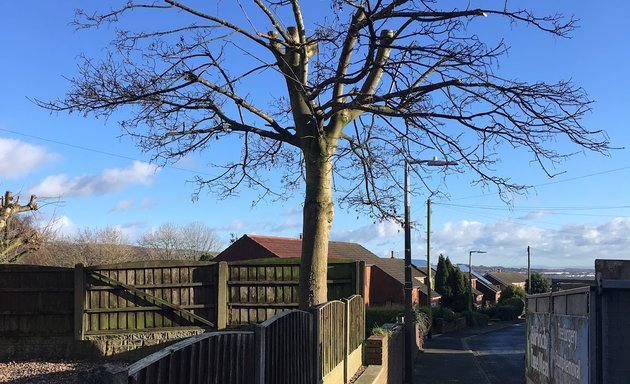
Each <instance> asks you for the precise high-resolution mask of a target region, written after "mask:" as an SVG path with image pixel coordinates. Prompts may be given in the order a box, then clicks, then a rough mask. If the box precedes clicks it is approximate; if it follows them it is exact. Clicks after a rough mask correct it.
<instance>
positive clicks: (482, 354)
mask: <svg viewBox="0 0 630 384" xmlns="http://www.w3.org/2000/svg"><path fill="white" fill-rule="evenodd" d="M462 342H463V344H464V348H469V349H470V350H472V351H473V353H474V355H475V358H476V360H477V362H478V363H479V365H480V366H481V369H482V370H483V371H484V372H485V374H486V376H487V378H488V379H489V380H490V382H491V383H492V384H523V383H524V382H525V324H524V322H520V323H517V324H514V325H512V326H509V327H506V328H503V329H499V330H496V331H492V332H488V333H483V334H479V335H474V336H469V337H466V338H465V339H463V340H462Z"/></svg>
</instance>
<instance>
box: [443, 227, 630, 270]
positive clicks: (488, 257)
mask: <svg viewBox="0 0 630 384" xmlns="http://www.w3.org/2000/svg"><path fill="white" fill-rule="evenodd" d="M628 233H630V218H615V219H613V220H611V221H609V222H606V223H602V224H573V225H564V226H561V227H558V228H553V229H549V228H541V227H537V226H531V225H523V224H522V223H519V222H514V221H499V222H493V223H487V224H482V223H471V222H468V221H460V222H457V223H447V224H445V225H444V226H442V227H441V228H439V229H437V230H436V231H435V232H434V234H433V237H432V246H431V247H432V249H433V253H434V254H436V253H438V252H443V253H445V254H447V255H449V256H451V257H452V258H454V259H455V260H456V261H457V262H464V261H465V259H466V256H467V255H468V251H469V250H471V249H482V250H484V251H487V252H488V253H487V254H479V255H475V260H476V261H475V263H478V264H486V265H503V266H511V265H517V266H523V265H525V264H526V263H527V247H528V246H530V247H531V248H532V264H533V265H537V266H548V267H571V266H586V267H591V268H592V267H593V265H594V260H595V259H598V258H600V259H601V258H606V259H628V258H630V255H629V254H628V252H627V250H628V248H630V237H628V235H627V234H628Z"/></svg>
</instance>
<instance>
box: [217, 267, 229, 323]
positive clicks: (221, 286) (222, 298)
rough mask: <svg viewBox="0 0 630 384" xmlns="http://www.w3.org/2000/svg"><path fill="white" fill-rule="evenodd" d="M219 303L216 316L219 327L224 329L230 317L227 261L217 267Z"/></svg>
mask: <svg viewBox="0 0 630 384" xmlns="http://www.w3.org/2000/svg"><path fill="white" fill-rule="evenodd" d="M217 278H218V282H217V304H216V318H217V329H224V328H225V327H226V326H227V322H228V317H227V311H228V298H227V290H228V285H227V278H228V266H227V263H226V262H220V263H219V266H218V268H217Z"/></svg>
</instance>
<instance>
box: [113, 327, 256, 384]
mask: <svg viewBox="0 0 630 384" xmlns="http://www.w3.org/2000/svg"><path fill="white" fill-rule="evenodd" d="M254 365H255V339H254V332H251V331H241V332H236V331H231V332H212V333H204V334H202V335H198V336H194V337H191V338H189V339H186V340H183V341H180V342H179V343H176V344H173V345H172V346H170V347H167V348H165V349H163V350H161V351H159V352H156V353H154V354H152V355H149V356H147V357H146V358H144V359H142V360H140V361H138V362H136V363H134V364H132V365H130V366H129V367H128V368H127V371H126V372H125V373H124V374H125V375H126V376H127V382H128V383H129V384H163V383H168V384H251V383H254V382H255V377H254V375H255V372H254V369H252V367H254Z"/></svg>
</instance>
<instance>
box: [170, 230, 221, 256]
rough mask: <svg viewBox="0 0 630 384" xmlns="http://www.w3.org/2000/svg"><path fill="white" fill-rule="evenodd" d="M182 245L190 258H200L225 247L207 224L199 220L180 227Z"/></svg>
mask: <svg viewBox="0 0 630 384" xmlns="http://www.w3.org/2000/svg"><path fill="white" fill-rule="evenodd" d="M179 232H180V235H181V238H182V245H181V249H183V250H185V251H186V252H187V253H188V254H189V255H190V258H192V259H193V260H199V259H200V258H201V257H202V256H204V255H210V254H211V253H212V252H217V251H220V250H221V248H223V241H222V240H221V238H219V236H217V234H216V233H215V232H214V230H212V228H210V227H208V226H207V225H206V224H204V223H201V222H199V221H194V222H192V223H189V224H186V225H184V226H183V227H181V228H180V229H179Z"/></svg>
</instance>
